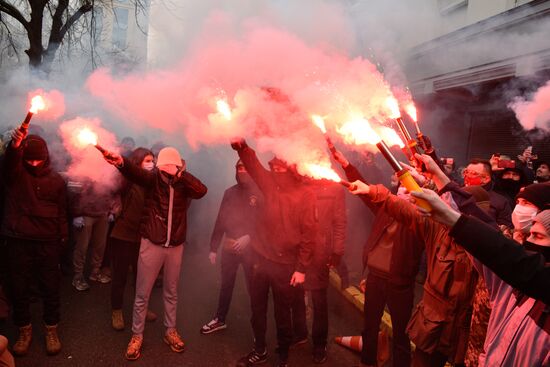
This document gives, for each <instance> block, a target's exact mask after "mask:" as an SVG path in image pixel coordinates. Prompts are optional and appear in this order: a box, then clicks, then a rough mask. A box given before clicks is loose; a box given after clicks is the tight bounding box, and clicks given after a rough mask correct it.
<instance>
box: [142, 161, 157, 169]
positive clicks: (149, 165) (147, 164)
mask: <svg viewBox="0 0 550 367" xmlns="http://www.w3.org/2000/svg"><path fill="white" fill-rule="evenodd" d="M141 168H143V169H144V170H147V171H152V170H153V168H155V162H143V164H142V165H141Z"/></svg>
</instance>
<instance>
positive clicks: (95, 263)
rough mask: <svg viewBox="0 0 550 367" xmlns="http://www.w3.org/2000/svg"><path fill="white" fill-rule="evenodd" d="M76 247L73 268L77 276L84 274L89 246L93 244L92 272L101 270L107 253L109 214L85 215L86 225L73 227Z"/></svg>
mask: <svg viewBox="0 0 550 367" xmlns="http://www.w3.org/2000/svg"><path fill="white" fill-rule="evenodd" d="M73 229H74V238H75V242H76V243H75V248H74V254H73V269H74V274H75V277H78V276H82V273H83V272H84V265H85V264H86V254H87V253H88V246H92V259H91V260H90V265H91V268H92V273H93V272H97V271H99V269H100V268H101V263H102V262H103V254H104V253H105V244H106V243H107V232H108V230H109V219H108V216H107V215H103V216H101V217H84V227H82V228H73Z"/></svg>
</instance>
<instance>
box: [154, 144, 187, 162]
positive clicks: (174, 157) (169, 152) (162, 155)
mask: <svg viewBox="0 0 550 367" xmlns="http://www.w3.org/2000/svg"><path fill="white" fill-rule="evenodd" d="M167 164H174V165H176V166H178V167H181V165H182V163H181V157H180V154H179V152H178V151H177V150H176V148H173V147H166V148H162V149H161V150H160V152H159V155H158V158H157V167H160V166H164V165H167Z"/></svg>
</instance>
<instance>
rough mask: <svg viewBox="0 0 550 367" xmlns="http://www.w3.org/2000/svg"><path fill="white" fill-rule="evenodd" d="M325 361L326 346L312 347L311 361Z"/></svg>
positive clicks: (321, 362) (320, 362) (318, 362)
mask: <svg viewBox="0 0 550 367" xmlns="http://www.w3.org/2000/svg"><path fill="white" fill-rule="evenodd" d="M326 361H327V347H314V348H313V363H315V364H323V363H325V362H326Z"/></svg>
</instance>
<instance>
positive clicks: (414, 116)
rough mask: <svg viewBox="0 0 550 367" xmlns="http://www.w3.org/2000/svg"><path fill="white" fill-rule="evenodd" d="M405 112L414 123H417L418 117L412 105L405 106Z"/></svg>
mask: <svg viewBox="0 0 550 367" xmlns="http://www.w3.org/2000/svg"><path fill="white" fill-rule="evenodd" d="M405 112H407V115H409V117H410V118H411V119H412V120H413V121H414V122H418V116H417V113H416V106H415V105H414V103H412V102H410V103H408V104H407V105H406V106H405Z"/></svg>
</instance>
